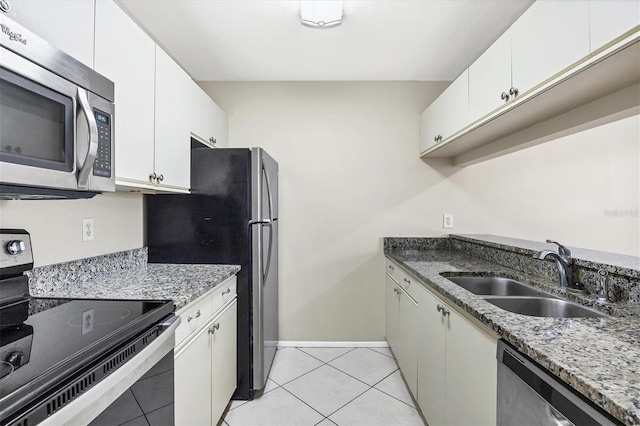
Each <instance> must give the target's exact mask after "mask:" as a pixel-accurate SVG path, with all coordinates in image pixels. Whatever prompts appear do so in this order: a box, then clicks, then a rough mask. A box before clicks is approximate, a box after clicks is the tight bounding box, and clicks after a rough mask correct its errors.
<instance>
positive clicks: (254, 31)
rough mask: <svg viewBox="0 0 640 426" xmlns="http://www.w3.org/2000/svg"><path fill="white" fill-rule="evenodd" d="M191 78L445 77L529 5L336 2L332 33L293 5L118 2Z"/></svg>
mask: <svg viewBox="0 0 640 426" xmlns="http://www.w3.org/2000/svg"><path fill="white" fill-rule="evenodd" d="M117 1H118V3H119V4H120V5H121V6H122V7H123V8H124V9H125V10H126V11H127V13H129V15H131V16H132V17H133V18H134V19H135V20H136V21H137V22H138V23H139V24H140V25H141V26H142V27H143V28H144V29H145V30H146V31H147V32H148V33H149V34H151V35H152V36H153V37H154V38H155V39H156V41H157V42H158V44H159V45H160V46H162V47H163V48H164V49H165V50H166V51H167V52H168V53H169V54H170V55H171V56H172V57H173V58H174V59H175V60H176V61H178V63H180V64H181V65H182V67H183V68H184V69H185V70H186V71H187V72H188V73H189V74H191V76H192V77H193V78H194V79H195V80H197V81H403V80H404V81H437V80H453V79H455V78H456V77H457V76H458V75H459V74H460V73H461V72H462V71H464V70H465V69H466V68H467V67H468V66H469V65H470V64H471V63H472V62H473V61H474V60H475V59H476V58H477V57H478V56H480V54H481V53H482V52H483V51H484V50H485V49H486V48H487V47H488V46H489V45H490V44H491V43H492V42H493V41H494V40H495V39H496V38H497V37H498V36H499V35H500V34H501V33H502V32H503V31H504V30H505V29H506V28H508V27H509V25H510V24H511V23H512V22H513V21H515V19H517V17H518V16H520V15H521V14H522V13H523V12H524V10H525V9H526V8H527V7H528V6H529V5H530V4H531V3H532V0H345V1H344V18H343V22H342V24H341V25H339V26H337V27H334V28H325V29H316V28H309V27H306V26H303V25H301V24H300V18H299V10H300V2H299V1H295V0H161V1H160V0H117Z"/></svg>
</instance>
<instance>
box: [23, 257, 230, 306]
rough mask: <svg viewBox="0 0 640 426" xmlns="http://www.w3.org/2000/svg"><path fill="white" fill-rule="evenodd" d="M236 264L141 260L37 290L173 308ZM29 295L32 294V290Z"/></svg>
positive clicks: (45, 294)
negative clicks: (134, 264)
mask: <svg viewBox="0 0 640 426" xmlns="http://www.w3.org/2000/svg"><path fill="white" fill-rule="evenodd" d="M239 270H240V266H238V265H187V264H159V263H148V264H147V263H144V264H142V265H140V266H138V267H136V268H130V269H123V270H119V271H115V272H112V273H110V274H107V275H104V276H98V277H94V278H90V279H85V280H81V281H77V282H74V283H73V285H67V286H64V287H55V288H45V289H42V288H40V289H38V292H37V295H38V296H42V297H74V298H98V299H150V300H151V299H153V300H173V301H174V304H175V306H176V310H179V309H181V308H183V307H184V306H186V305H188V304H189V303H191V302H192V301H194V300H196V299H197V298H198V297H200V296H201V295H203V294H204V293H206V292H207V291H209V290H210V289H212V288H214V287H215V286H216V285H218V284H220V283H221V282H223V281H224V280H225V279H227V278H229V277H231V276H232V275H234V274H236V273H237V272H238V271H239ZM32 294H34V293H33V292H32Z"/></svg>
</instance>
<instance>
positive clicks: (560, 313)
mask: <svg viewBox="0 0 640 426" xmlns="http://www.w3.org/2000/svg"><path fill="white" fill-rule="evenodd" d="M484 299H485V300H486V301H487V302H489V303H491V304H493V305H495V306H497V307H498V308H501V309H504V310H505V311H509V312H514V313H516V314H522V315H530V316H534V317H554V318H584V317H594V318H607V317H609V316H608V315H607V314H604V313H602V312H599V311H596V310H595V309H591V308H587V307H586V306H583V305H579V304H577V303H573V302H569V301H566V300H561V299H554V298H549V297H485V298H484Z"/></svg>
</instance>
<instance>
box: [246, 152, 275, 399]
mask: <svg viewBox="0 0 640 426" xmlns="http://www.w3.org/2000/svg"><path fill="white" fill-rule="evenodd" d="M251 155H252V159H251V175H252V177H251V178H252V193H253V194H252V198H253V204H252V216H253V217H252V221H251V237H252V258H253V264H252V271H251V272H252V276H253V280H252V287H253V288H252V290H253V309H254V310H253V387H254V389H255V390H261V389H264V386H265V384H266V382H267V376H268V374H269V369H270V368H271V364H272V362H273V358H274V356H275V353H276V348H277V345H278V164H277V163H276V162H275V161H274V160H273V159H272V158H271V157H270V156H269V155H268V154H267V153H266V152H264V150H262V149H260V148H253V149H252V153H251Z"/></svg>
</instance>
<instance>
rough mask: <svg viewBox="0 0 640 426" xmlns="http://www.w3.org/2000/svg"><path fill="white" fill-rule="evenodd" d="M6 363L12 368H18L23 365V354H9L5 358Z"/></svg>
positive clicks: (16, 352) (20, 352)
mask: <svg viewBox="0 0 640 426" xmlns="http://www.w3.org/2000/svg"><path fill="white" fill-rule="evenodd" d="M7 362H8V363H9V364H11V365H13V366H14V367H20V366H21V365H22V364H23V363H24V352H22V351H15V352H11V354H10V355H9V356H8V357H7Z"/></svg>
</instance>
